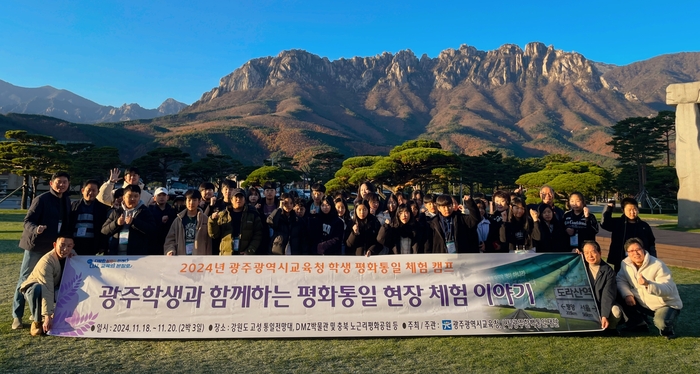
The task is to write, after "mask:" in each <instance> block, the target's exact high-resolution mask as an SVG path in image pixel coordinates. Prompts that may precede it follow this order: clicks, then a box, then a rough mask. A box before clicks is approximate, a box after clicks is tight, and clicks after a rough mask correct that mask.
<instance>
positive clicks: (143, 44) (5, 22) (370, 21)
mask: <svg viewBox="0 0 700 374" xmlns="http://www.w3.org/2000/svg"><path fill="white" fill-rule="evenodd" d="M567 3H569V2H559V3H545V2H527V1H483V2H472V1H380V0H375V1H364V0H355V1H352V2H350V1H347V2H339V1H265V0H257V1H236V0H230V1H202V0H200V1H197V2H194V1H179V0H172V1H156V0H146V1H143V0H141V1H111V0H99V1H94V0H93V1H63V0H56V1H48V0H47V1H12V0H0V35H2V37H1V39H0V79H1V80H4V81H7V82H9V83H12V84H14V85H18V86H23V87H38V86H43V85H50V86H53V87H56V88H63V89H67V90H69V91H72V92H74V93H76V94H78V95H80V96H83V97H85V98H87V99H90V100H92V101H95V102H97V103H99V104H102V105H113V106H120V105H122V104H124V103H134V102H136V103H139V104H140V105H142V106H144V107H146V108H154V107H157V106H158V105H160V103H161V102H163V101H164V100H165V99H166V98H168V97H172V98H174V99H176V100H178V101H182V102H185V103H187V104H191V103H192V102H194V101H196V100H198V99H199V97H200V96H201V95H202V93H204V92H206V91H209V90H211V89H212V88H213V87H216V86H217V85H218V83H219V79H220V78H221V77H223V76H225V75H227V74H229V73H231V72H232V71H233V70H235V69H236V68H238V67H240V66H241V65H242V64H243V63H245V62H246V61H248V60H250V59H253V58H257V57H264V56H275V55H277V54H278V53H279V52H281V51H283V50H287V49H293V48H295V49H304V50H307V51H309V52H311V53H314V54H317V55H320V56H325V57H328V58H329V59H331V60H335V59H338V58H340V57H346V58H349V57H353V56H373V55H377V54H381V53H382V52H385V51H386V52H391V53H395V52H397V51H399V50H402V49H411V50H412V51H413V52H414V53H415V54H416V55H418V56H420V55H422V54H423V53H426V54H428V56H430V57H435V56H437V55H438V54H439V53H440V51H442V50H445V49H447V48H458V47H459V46H460V45H461V44H468V45H472V46H475V47H476V48H477V49H480V50H492V49H496V48H498V47H499V46H501V45H503V44H507V43H512V44H518V45H520V46H521V47H523V46H524V45H525V44H526V43H528V42H532V41H539V42H543V43H545V44H546V45H550V44H551V45H554V46H555V47H556V48H557V49H562V50H565V51H576V52H579V53H582V54H583V55H584V56H586V57H587V58H588V59H591V60H594V61H599V62H605V63H611V64H616V65H626V64H629V63H632V62H635V61H640V60H645V59H648V58H651V57H654V56H658V55H661V54H667V53H676V52H697V51H700V38H698V37H697V26H696V25H697V24H698V23H699V22H700V21H698V20H697V19H698V14H700V12H699V11H700V2H698V1H637V2H617V1H588V2H576V3H575V5H568V4H567ZM340 4H342V5H340Z"/></svg>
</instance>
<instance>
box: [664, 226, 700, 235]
mask: <svg viewBox="0 0 700 374" xmlns="http://www.w3.org/2000/svg"><path fill="white" fill-rule="evenodd" d="M656 228H657V229H662V230H671V231H680V232H693V233H698V234H700V229H688V228H685V227H678V224H677V223H665V224H663V225H658V226H656Z"/></svg>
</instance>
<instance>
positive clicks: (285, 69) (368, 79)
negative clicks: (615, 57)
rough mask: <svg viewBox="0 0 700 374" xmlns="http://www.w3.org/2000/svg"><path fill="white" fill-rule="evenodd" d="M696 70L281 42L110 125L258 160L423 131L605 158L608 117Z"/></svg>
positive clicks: (572, 57) (461, 145)
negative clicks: (184, 103)
mask: <svg viewBox="0 0 700 374" xmlns="http://www.w3.org/2000/svg"><path fill="white" fill-rule="evenodd" d="M676 57H677V59H676ZM696 67H698V69H695V68H696ZM699 72H700V53H695V52H688V53H683V54H678V56H676V55H664V56H658V57H655V58H652V59H649V60H645V61H640V62H636V63H634V64H630V65H625V66H615V65H611V64H606V63H603V62H596V61H591V60H588V59H586V57H585V56H583V55H582V54H580V53H577V52H566V51H561V50H557V49H555V48H554V47H553V46H551V45H550V46H546V45H544V44H543V43H539V42H534V43H528V44H527V45H525V48H521V47H519V46H517V45H514V44H505V45H503V46H501V47H500V48H497V49H495V50H492V51H480V50H477V49H476V48H474V47H472V46H468V45H466V44H464V45H462V46H460V47H459V48H457V49H446V50H444V51H442V52H441V53H440V54H439V55H438V56H436V57H434V58H431V57H428V56H427V55H425V54H424V55H422V56H420V57H418V56H416V55H415V54H414V53H413V52H412V51H411V50H403V51H399V52H397V53H389V52H384V53H381V54H377V55H375V56H371V57H353V58H349V59H345V58H341V59H337V60H333V61H331V60H329V59H328V58H326V57H321V56H318V55H315V54H312V53H309V52H306V51H303V50H288V51H282V52H280V53H279V54H278V55H277V56H267V57H261V58H257V59H252V60H250V61H247V62H246V63H244V64H243V65H241V66H240V67H239V68H237V69H234V70H233V71H232V72H231V73H230V74H227V75H226V76H224V77H222V78H221V79H220V80H219V84H218V86H216V87H214V88H212V89H211V90H209V91H207V92H204V93H203V94H202V95H201V97H200V99H199V100H197V101H196V102H195V103H193V104H192V105H190V106H188V107H186V108H183V109H182V110H181V111H180V112H179V113H177V114H173V115H167V116H163V117H158V118H154V119H148V120H137V121H129V122H118V123H114V124H110V126H112V127H114V128H122V129H129V131H135V132H137V133H138V134H141V135H143V136H145V138H144V139H150V141H151V142H152V143H151V144H148V145H145V146H144V148H148V147H155V146H158V145H168V146H178V147H181V148H183V149H185V150H187V151H188V152H190V153H191V154H193V155H195V156H203V155H204V154H206V153H223V154H230V155H232V156H234V157H237V158H239V159H241V160H242V161H244V162H246V163H257V164H259V163H261V162H262V159H264V158H267V157H268V156H269V154H270V153H271V152H278V151H281V152H283V153H284V154H287V155H289V156H293V157H295V159H297V160H299V161H300V162H302V163H303V162H305V161H308V160H309V159H310V158H311V157H312V156H313V155H314V154H316V153H320V152H325V151H339V152H341V153H343V154H345V155H346V156H348V157H349V156H353V155H360V154H377V153H382V152H388V150H389V149H391V148H392V147H393V146H395V145H397V144H400V143H401V142H403V141H405V140H408V139H414V138H429V139H434V140H437V141H439V142H440V143H441V144H442V145H443V148H445V149H449V150H452V151H455V152H458V153H466V154H478V153H480V152H483V151H486V150H491V149H499V150H503V151H504V152H506V154H510V155H515V156H520V157H528V156H541V155H544V154H547V153H566V154H570V155H572V156H573V157H574V158H576V159H588V160H593V161H597V162H599V163H604V164H607V165H611V164H612V163H613V162H614V160H613V158H612V157H613V156H614V155H613V154H612V153H611V149H610V147H609V146H607V145H606V142H607V141H608V140H609V139H610V134H609V131H610V126H611V125H612V124H614V123H615V122H617V121H619V120H622V119H624V118H627V117H633V116H649V115H655V114H656V111H658V110H662V109H670V108H669V107H668V106H665V104H664V103H663V101H662V100H663V99H664V98H665V96H664V95H665V87H666V85H667V84H670V83H678V81H679V80H682V79H695V80H700V73H699ZM127 133H128V132H127ZM137 153H138V152H137ZM130 154H136V153H134V152H131V153H130Z"/></svg>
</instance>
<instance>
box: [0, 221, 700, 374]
mask: <svg viewBox="0 0 700 374" xmlns="http://www.w3.org/2000/svg"><path fill="white" fill-rule="evenodd" d="M23 217H24V212H20V211H0V311H2V313H0V337H1V338H0V339H1V341H2V344H0V372H3V373H43V372H60V373H73V372H76V373H77V372H110V373H150V372H153V373H156V372H157V373H161V372H168V373H199V372H210V371H211V372H237V373H247V372H256V373H258V372H271V373H279V372H299V373H307V372H324V373H325V372H334V373H366V372H369V371H372V372H373V373H405V372H411V373H435V372H445V371H449V372H458V373H463V372H479V373H521V372H523V373H524V372H527V373H554V372H557V373H564V372H575V373H584V372H610V373H631V372H633V373H640V372H644V373H656V372H668V371H673V372H680V373H697V372H700V339H699V337H700V321H698V320H697V319H696V318H697V317H698V312H697V311H698V309H699V308H700V271H694V270H687V269H682V268H672V271H673V275H674V278H675V280H676V283H677V284H678V288H679V290H680V294H681V298H682V299H683V302H684V304H685V307H684V309H683V312H682V313H681V315H680V318H679V320H678V329H677V332H678V333H679V335H680V337H679V338H678V339H675V340H672V341H667V340H665V339H663V338H661V337H659V336H658V332H657V331H656V329H655V328H652V332H651V333H649V334H638V335H633V336H625V337H615V338H612V337H597V336H571V335H542V336H539V335H532V336H527V335H520V336H514V335H509V336H494V337H447V338H444V337H440V338H386V339H274V340H273V339H268V340H263V339H258V340H252V339H240V340H235V339H230V340H187V341H185V340H116V339H82V338H57V337H41V338H33V337H31V336H30V335H29V329H28V328H24V329H22V330H11V329H10V325H11V323H12V318H11V306H12V300H11V299H12V295H13V289H14V287H15V285H16V282H17V273H18V271H19V265H20V262H21V259H22V252H21V250H19V249H18V248H17V243H18V240H19V237H20V235H21V230H22V219H23ZM28 316H29V313H28V311H26V312H25V325H26V321H27V319H28Z"/></svg>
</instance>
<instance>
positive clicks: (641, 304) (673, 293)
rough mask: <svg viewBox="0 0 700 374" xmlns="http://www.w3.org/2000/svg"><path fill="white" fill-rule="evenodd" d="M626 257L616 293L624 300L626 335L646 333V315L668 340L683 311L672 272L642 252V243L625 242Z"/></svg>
mask: <svg viewBox="0 0 700 374" xmlns="http://www.w3.org/2000/svg"><path fill="white" fill-rule="evenodd" d="M625 252H627V258H625V259H624V260H623V261H622V267H621V268H620V271H619V272H618V273H617V290H618V292H619V294H620V297H621V298H622V299H623V300H624V303H623V304H622V308H623V310H624V312H625V315H626V316H627V318H628V320H627V323H626V325H627V327H626V328H625V329H624V330H623V331H626V332H648V331H649V326H648V325H647V321H646V320H647V316H650V317H653V318H654V326H656V328H658V329H659V333H660V334H661V336H664V337H666V338H667V339H673V338H675V337H676V333H675V329H674V327H675V324H676V320H677V319H678V315H679V314H680V312H681V309H682V308H683V302H682V301H681V297H680V295H679V294H678V288H677V287H676V283H674V282H673V277H671V271H670V270H668V267H666V264H664V263H663V262H662V261H661V260H659V259H658V258H656V257H654V256H652V255H651V254H650V253H649V252H647V251H646V250H644V242H643V241H642V240H641V239H639V238H631V239H629V240H627V241H626V242H625Z"/></svg>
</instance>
